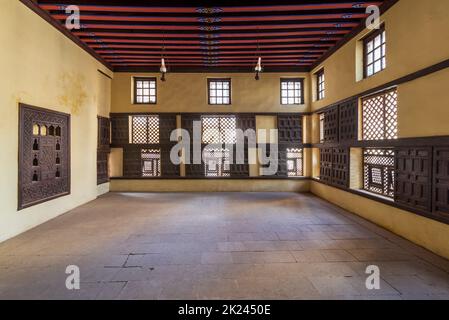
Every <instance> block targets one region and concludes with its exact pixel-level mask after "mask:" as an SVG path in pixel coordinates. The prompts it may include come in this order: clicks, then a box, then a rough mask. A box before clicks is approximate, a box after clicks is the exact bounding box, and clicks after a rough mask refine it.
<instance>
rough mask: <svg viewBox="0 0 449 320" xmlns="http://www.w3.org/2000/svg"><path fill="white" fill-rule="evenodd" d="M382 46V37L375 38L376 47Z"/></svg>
mask: <svg viewBox="0 0 449 320" xmlns="http://www.w3.org/2000/svg"><path fill="white" fill-rule="evenodd" d="M380 45H381V36H380V35H378V36H377V37H375V38H374V47H375V48H377V47H379V46H380Z"/></svg>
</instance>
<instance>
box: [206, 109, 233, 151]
mask: <svg viewBox="0 0 449 320" xmlns="http://www.w3.org/2000/svg"><path fill="white" fill-rule="evenodd" d="M201 123H202V133H203V134H202V142H203V143H206V144H210V143H236V117H235V116H203V117H202V118H201Z"/></svg>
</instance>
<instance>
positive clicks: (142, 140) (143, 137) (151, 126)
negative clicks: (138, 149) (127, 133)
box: [131, 116, 159, 144]
mask: <svg viewBox="0 0 449 320" xmlns="http://www.w3.org/2000/svg"><path fill="white" fill-rule="evenodd" d="M131 119H132V120H131V122H132V134H131V138H132V143H133V144H158V143H159V116H131Z"/></svg>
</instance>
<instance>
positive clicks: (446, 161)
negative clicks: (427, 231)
mask: <svg viewBox="0 0 449 320" xmlns="http://www.w3.org/2000/svg"><path fill="white" fill-rule="evenodd" d="M433 163H434V181H433V212H434V213H435V214H436V215H439V216H442V217H445V218H449V148H447V147H446V148H435V151H434V158H433Z"/></svg>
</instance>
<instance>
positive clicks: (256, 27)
mask: <svg viewBox="0 0 449 320" xmlns="http://www.w3.org/2000/svg"><path fill="white" fill-rule="evenodd" d="M358 25H359V24H358V23H356V22H342V23H339V22H324V23H304V24H277V25H240V26H239V25H237V26H236V25H232V26H220V27H219V30H216V31H224V30H259V31H260V30H273V29H307V28H330V29H331V30H334V29H338V28H355V27H357V26H358ZM153 27H154V29H153V30H164V29H165V28H166V27H167V26H164V25H160V26H153ZM184 27H185V26H184ZM187 27H188V28H189V29H183V30H184V31H185V30H195V31H198V30H199V29H200V27H198V26H187ZM73 33H74V34H75V35H77V36H79V37H80V36H100V37H101V36H104V37H131V38H144V37H160V36H161V34H160V33H131V32H130V33H119V32H101V31H100V32H88V31H75V32H73ZM201 35H202V34H199V33H197V34H185V33H182V34H171V33H167V34H164V38H181V37H182V38H190V37H200V36H201Z"/></svg>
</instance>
